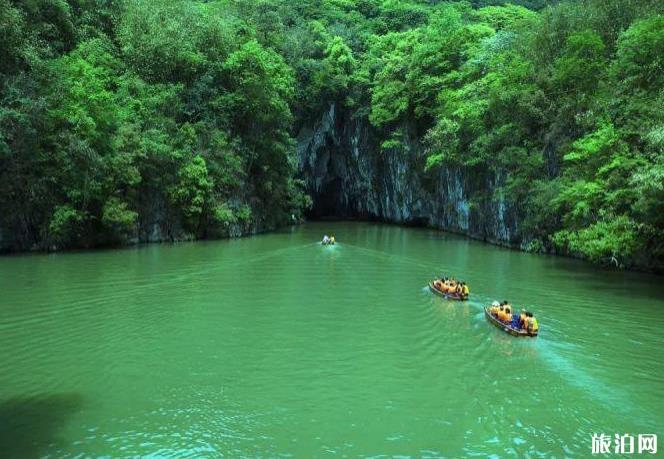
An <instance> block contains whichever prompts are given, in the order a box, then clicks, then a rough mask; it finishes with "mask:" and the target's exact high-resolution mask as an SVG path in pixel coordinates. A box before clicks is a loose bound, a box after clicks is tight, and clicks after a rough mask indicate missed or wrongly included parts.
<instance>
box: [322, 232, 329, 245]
mask: <svg viewBox="0 0 664 459" xmlns="http://www.w3.org/2000/svg"><path fill="white" fill-rule="evenodd" d="M329 243H330V238H329V237H327V234H326V235H325V236H323V244H324V245H325V244H329Z"/></svg>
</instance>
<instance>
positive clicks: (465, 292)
mask: <svg viewBox="0 0 664 459" xmlns="http://www.w3.org/2000/svg"><path fill="white" fill-rule="evenodd" d="M463 294H464V295H469V294H470V289H469V288H468V286H467V285H464V286H463Z"/></svg>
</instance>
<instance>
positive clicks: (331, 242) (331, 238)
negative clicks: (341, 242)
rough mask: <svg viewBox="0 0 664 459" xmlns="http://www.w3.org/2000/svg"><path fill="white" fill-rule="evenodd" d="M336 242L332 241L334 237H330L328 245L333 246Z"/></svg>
mask: <svg viewBox="0 0 664 459" xmlns="http://www.w3.org/2000/svg"><path fill="white" fill-rule="evenodd" d="M335 242H336V241H335V240H334V236H330V244H332V245H334V243H335Z"/></svg>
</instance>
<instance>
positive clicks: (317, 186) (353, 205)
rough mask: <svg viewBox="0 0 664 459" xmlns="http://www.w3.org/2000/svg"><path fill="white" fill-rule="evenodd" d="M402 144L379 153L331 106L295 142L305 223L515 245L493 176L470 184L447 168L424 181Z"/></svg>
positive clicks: (360, 128)
mask: <svg viewBox="0 0 664 459" xmlns="http://www.w3.org/2000/svg"><path fill="white" fill-rule="evenodd" d="M404 145H405V148H404V149H403V150H402V151H387V152H381V151H380V148H379V144H378V139H377V135H376V133H375V131H374V130H373V128H372V127H371V126H370V124H369V123H368V121H367V120H366V119H362V118H360V119H354V118H352V117H351V116H350V114H349V113H347V112H344V111H343V110H339V109H338V108H337V107H336V106H335V105H331V106H330V107H329V109H328V110H327V111H326V112H325V113H324V114H323V115H322V116H321V117H320V118H319V119H317V120H314V121H313V122H312V123H311V124H310V125H306V126H304V127H303V128H302V129H301V130H300V132H299V134H298V137H297V157H298V165H299V171H300V175H301V177H302V178H303V179H304V180H305V183H306V186H307V191H308V193H309V194H310V195H311V197H312V199H313V201H314V206H313V210H312V216H313V217H324V216H334V217H342V218H362V219H375V220H381V221H387V222H394V223H406V224H417V225H426V226H430V227H435V228H440V229H445V230H448V231H454V232H459V233H462V234H467V235H469V236H471V237H474V238H479V239H482V240H486V241H490V242H494V243H498V244H504V245H509V246H518V245H520V244H521V243H522V237H521V236H520V235H519V231H518V230H519V227H518V223H519V216H518V212H517V211H516V209H512V208H510V207H509V206H508V205H507V204H506V202H505V200H504V199H503V197H502V195H501V191H500V186H501V184H502V178H501V177H500V176H497V175H494V176H490V177H474V176H470V174H467V173H464V172H463V171H461V170H459V169H454V168H441V169H440V170H438V171H436V172H431V173H430V174H423V167H424V166H423V163H424V158H423V155H422V146H421V144H420V143H419V140H418V139H417V137H416V136H415V135H412V134H411V135H408V134H406V135H405V136H404Z"/></svg>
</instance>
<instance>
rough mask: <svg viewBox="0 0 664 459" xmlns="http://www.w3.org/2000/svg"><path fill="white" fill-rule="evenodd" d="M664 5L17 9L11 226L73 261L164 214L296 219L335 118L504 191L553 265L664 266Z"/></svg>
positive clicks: (397, 150)
mask: <svg viewBox="0 0 664 459" xmlns="http://www.w3.org/2000/svg"><path fill="white" fill-rule="evenodd" d="M662 10H663V7H662V4H661V2H658V1H657V0H630V1H628V2H625V1H621V0H583V1H575V2H571V1H570V2H561V3H559V2H554V1H549V2H546V1H536V0H531V1H514V2H512V4H508V3H507V2H503V1H473V2H446V1H425V0H421V1H418V0H409V1H397V0H306V1H299V2H291V1H287V0H252V1H248V0H245V1H233V0H218V1H196V0H177V1H168V0H159V1H151V0H150V1H148V0H30V1H17V0H0V37H1V39H2V43H3V46H2V49H1V50H0V53H2V54H1V55H0V78H1V82H2V86H1V87H0V212H1V213H2V219H1V220H0V224H1V225H2V230H3V232H4V233H9V234H12V235H16V236H15V238H16V239H17V241H16V243H17V246H19V247H31V246H35V245H37V246H51V245H56V246H63V247H66V246H72V245H81V244H87V245H89V244H99V243H103V242H112V241H121V240H125V239H126V238H127V237H132V235H135V233H136V228H137V226H138V225H139V223H140V221H141V219H142V218H143V215H144V213H145V212H146V209H147V208H148V207H149V205H150V203H154V202H158V203H160V208H163V209H165V210H164V212H165V215H166V217H165V218H166V220H167V221H168V222H180V223H179V224H181V225H182V226H183V227H184V229H185V230H186V231H188V232H189V233H191V234H192V235H194V236H196V237H205V236H209V235H214V234H222V233H223V232H224V231H227V230H228V228H229V226H232V225H240V226H241V227H242V226H243V225H244V227H245V228H246V227H248V225H250V224H251V222H255V221H261V222H263V223H264V224H266V225H268V226H269V225H276V224H279V223H283V222H285V221H288V220H289V219H291V218H292V217H293V216H296V218H297V217H299V215H301V212H302V211H303V210H304V209H305V208H306V206H307V205H308V202H307V198H306V196H304V195H303V193H302V191H301V190H300V187H299V185H298V181H297V180H295V178H294V177H295V172H296V171H295V164H294V159H293V155H294V141H293V135H294V134H295V133H296V131H297V128H298V127H299V126H300V125H301V124H302V123H303V122H306V121H307V120H310V119H311V118H312V117H317V116H318V115H319V114H320V112H321V110H324V109H326V108H327V107H329V104H330V103H332V102H335V103H337V104H339V105H341V106H343V107H344V108H346V109H347V110H349V111H351V112H352V113H354V116H356V117H362V118H366V119H368V120H369V122H370V123H371V124H372V125H373V126H374V128H375V130H376V131H377V132H378V135H379V136H380V137H381V142H382V144H381V145H382V147H381V148H380V151H376V152H373V153H372V154H376V155H381V154H382V155H390V154H414V155H420V157H418V158H417V160H418V161H419V162H420V164H421V174H422V175H423V176H427V175H431V174H436V171H437V170H438V169H439V168H441V167H450V166H451V167H456V168H461V169H464V170H466V171H468V172H469V173H471V174H474V175H476V176H478V177H491V176H496V174H498V175H501V176H502V177H505V179H504V180H503V181H502V182H501V183H502V185H501V189H500V190H499V192H500V194H501V195H503V196H506V197H507V199H508V200H509V202H510V204H511V205H512V206H514V207H515V208H518V209H520V211H521V212H522V213H523V215H522V216H521V217H522V219H521V220H522V224H521V226H520V228H519V232H520V235H519V236H520V238H522V239H523V240H525V241H530V247H531V248H532V249H533V250H553V251H558V252H562V253H571V254H578V255H582V256H585V257H588V258H591V259H593V260H596V261H598V262H602V263H616V264H622V263H625V262H628V261H630V260H634V259H638V258H640V261H638V263H639V264H644V265H645V264H651V263H652V262H653V260H654V261H655V262H657V263H661V261H662V260H663V259H664V236H663V231H664V217H663V216H664V180H663V177H664V119H663V117H664V112H663V111H662V107H663V106H664V63H663V60H664V16H662V13H663V11H662ZM406 131H407V132H411V133H412V132H414V133H416V135H417V137H418V139H420V140H421V142H422V145H423V148H422V149H421V151H418V152H411V153H406V152H405V149H403V148H401V146H402V142H403V140H404V136H405V135H406V134H405V133H406ZM492 193H493V192H489V191H487V194H486V195H479V196H474V197H473V199H475V200H482V199H494V195H492ZM173 224H175V223H173Z"/></svg>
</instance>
